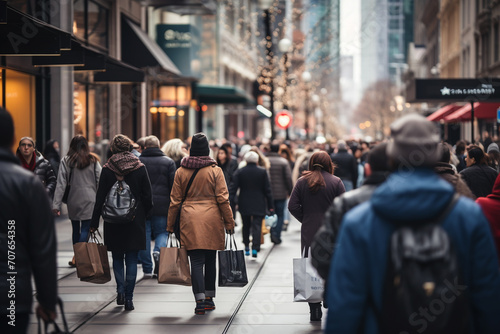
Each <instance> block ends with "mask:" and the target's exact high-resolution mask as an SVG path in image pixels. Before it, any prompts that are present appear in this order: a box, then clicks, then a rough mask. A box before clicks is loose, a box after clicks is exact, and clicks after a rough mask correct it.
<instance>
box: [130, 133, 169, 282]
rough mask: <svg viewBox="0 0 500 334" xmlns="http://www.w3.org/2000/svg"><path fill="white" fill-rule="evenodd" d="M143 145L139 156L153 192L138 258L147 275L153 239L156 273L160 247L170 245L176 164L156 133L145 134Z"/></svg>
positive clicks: (155, 272)
mask: <svg viewBox="0 0 500 334" xmlns="http://www.w3.org/2000/svg"><path fill="white" fill-rule="evenodd" d="M144 146H145V149H144V150H143V151H142V153H141V156H140V157H139V160H141V162H142V163H143V164H144V166H146V170H147V171H148V175H149V180H150V182H151V189H152V192H153V208H152V209H151V211H150V212H149V216H148V217H147V219H146V249H145V250H141V251H139V261H141V263H142V271H143V272H144V277H153V276H154V275H153V263H152V262H151V239H154V240H155V246H154V248H153V259H154V262H155V266H154V274H155V275H158V261H159V258H160V248H161V247H166V246H167V238H168V233H167V215H168V207H169V206H170V192H171V190H172V185H173V184H174V176H175V171H176V167H175V162H174V161H173V160H172V159H170V158H169V157H167V156H165V154H163V152H162V150H160V141H159V140H158V138H157V137H156V136H148V137H146V139H145V142H144Z"/></svg>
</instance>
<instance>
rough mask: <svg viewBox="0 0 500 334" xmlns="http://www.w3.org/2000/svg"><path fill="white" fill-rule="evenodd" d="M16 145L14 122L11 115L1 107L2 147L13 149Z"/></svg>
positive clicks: (0, 130)
mask: <svg viewBox="0 0 500 334" xmlns="http://www.w3.org/2000/svg"><path fill="white" fill-rule="evenodd" d="M12 145H14V120H13V119H12V116H11V115H10V113H9V112H8V111H7V110H5V109H4V108H2V107H0V147H3V148H11V147H12Z"/></svg>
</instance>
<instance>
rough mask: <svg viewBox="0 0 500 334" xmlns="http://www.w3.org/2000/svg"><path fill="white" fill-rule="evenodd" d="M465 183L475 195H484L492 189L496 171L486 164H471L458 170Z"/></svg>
mask: <svg viewBox="0 0 500 334" xmlns="http://www.w3.org/2000/svg"><path fill="white" fill-rule="evenodd" d="M460 175H461V176H462V178H463V179H464V181H465V183H467V185H468V186H469V188H470V190H471V191H472V193H473V194H474V195H475V196H476V197H486V196H488V195H489V194H491V192H492V191H493V185H494V184H495V180H496V178H497V175H498V173H497V171H496V170H494V169H493V168H491V167H490V166H487V165H478V164H475V165H472V166H470V167H467V168H466V169H464V170H463V171H461V172H460Z"/></svg>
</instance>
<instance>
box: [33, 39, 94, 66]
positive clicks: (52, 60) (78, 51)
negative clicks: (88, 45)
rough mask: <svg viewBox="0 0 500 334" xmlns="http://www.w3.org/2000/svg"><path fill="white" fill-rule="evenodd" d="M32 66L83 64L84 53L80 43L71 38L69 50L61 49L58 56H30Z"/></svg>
mask: <svg viewBox="0 0 500 334" xmlns="http://www.w3.org/2000/svg"><path fill="white" fill-rule="evenodd" d="M31 63H32V64H33V66H34V67H54V66H84V65H85V53H84V49H83V47H82V45H81V44H80V43H79V42H77V41H76V40H73V41H72V42H71V50H61V55H60V56H46V57H32V58H31Z"/></svg>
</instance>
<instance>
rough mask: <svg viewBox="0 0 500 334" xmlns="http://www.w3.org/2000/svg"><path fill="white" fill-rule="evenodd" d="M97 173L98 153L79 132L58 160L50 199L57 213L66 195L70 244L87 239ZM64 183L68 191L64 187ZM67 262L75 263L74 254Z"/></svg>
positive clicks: (99, 172)
mask: <svg viewBox="0 0 500 334" xmlns="http://www.w3.org/2000/svg"><path fill="white" fill-rule="evenodd" d="M100 175H101V164H100V163H99V157H98V156H96V155H95V154H93V153H91V152H90V149H89V144H88V141H87V139H86V138H85V137H84V136H81V135H78V136H75V137H73V139H71V142H70V144H69V150H68V153H67V154H66V156H65V157H64V158H63V159H62V160H61V163H60V168H59V174H58V176H57V187H56V191H55V194H54V200H53V202H52V211H53V212H54V214H55V215H56V216H60V215H61V206H62V201H63V197H64V196H65V194H66V195H67V199H66V204H67V205H68V218H69V219H70V220H71V227H72V231H73V233H72V238H71V240H72V242H73V245H74V244H76V243H77V242H85V241H87V237H88V233H89V229H90V219H91V218H92V212H93V210H94V204H95V196H96V193H97V187H98V184H99V178H100ZM68 187H69V191H67V190H66V189H67V188H68ZM68 264H69V265H70V266H72V267H74V266H76V263H75V257H74V256H73V259H72V260H71V261H69V262H68Z"/></svg>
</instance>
